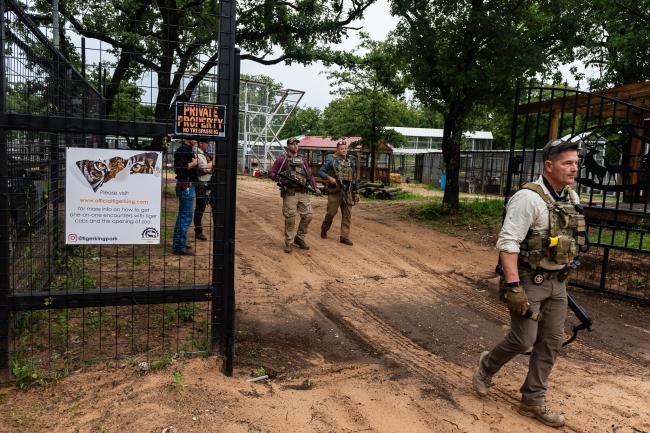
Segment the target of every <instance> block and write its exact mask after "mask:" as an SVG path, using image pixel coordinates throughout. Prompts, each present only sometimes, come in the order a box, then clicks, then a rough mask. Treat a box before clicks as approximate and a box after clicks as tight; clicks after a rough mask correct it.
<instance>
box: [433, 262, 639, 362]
mask: <svg viewBox="0 0 650 433" xmlns="http://www.w3.org/2000/svg"><path fill="white" fill-rule="evenodd" d="M435 276H436V277H437V278H438V279H439V280H442V281H440V282H439V285H437V286H436V288H437V289H438V290H437V291H436V292H437V293H440V292H441V291H445V293H446V294H449V295H450V296H454V297H456V298H458V299H459V300H462V301H464V302H465V303H466V304H467V305H468V306H476V307H478V308H477V310H480V311H482V312H484V313H486V315H487V316H488V317H490V318H492V319H494V320H497V321H499V322H501V323H503V324H508V323H509V322H510V316H509V314H508V313H507V310H506V309H505V308H504V307H503V305H501V304H496V301H489V300H487V299H485V298H483V297H477V296H468V295H469V294H471V293H472V292H473V291H474V289H473V287H481V286H484V285H485V282H483V281H476V280H472V279H471V278H468V277H466V276H464V275H458V274H454V275H453V276H450V275H443V274H439V273H436V275H435ZM449 287H454V288H458V289H460V291H455V292H453V293H451V292H450V291H449V290H448V288H449ZM461 291H462V293H461ZM583 332H584V331H583ZM571 346H573V348H574V349H576V350H578V351H579V352H581V353H582V354H583V355H585V356H586V355H589V356H592V357H593V358H595V359H597V360H598V361H600V362H603V363H615V364H617V365H620V364H621V363H623V364H625V365H626V366H628V367H629V368H631V369H637V368H638V367H643V368H648V364H647V363H644V362H642V361H640V360H638V359H636V358H633V357H631V356H627V355H624V354H619V353H615V352H612V351H610V350H608V349H604V348H600V347H594V346H592V345H590V344H588V343H586V342H584V341H581V340H576V341H574V342H573V343H571Z"/></svg>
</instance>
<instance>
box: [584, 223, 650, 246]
mask: <svg viewBox="0 0 650 433" xmlns="http://www.w3.org/2000/svg"><path fill="white" fill-rule="evenodd" d="M631 228H632V229H634V228H636V229H637V230H645V227H631ZM599 235H600V239H599ZM589 240H590V241H591V242H593V243H599V244H601V245H609V246H615V247H627V248H633V249H640V250H650V233H643V232H641V231H630V232H629V233H626V231H625V230H616V231H612V230H611V229H605V228H600V227H590V228H589Z"/></svg>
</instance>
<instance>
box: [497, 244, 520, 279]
mask: <svg viewBox="0 0 650 433" xmlns="http://www.w3.org/2000/svg"><path fill="white" fill-rule="evenodd" d="M518 257H519V254H518V253H509V252H507V251H500V252H499V261H500V262H501V266H502V267H503V274H504V278H505V282H506V283H514V282H517V281H520V280H519V270H518V269H517V259H518Z"/></svg>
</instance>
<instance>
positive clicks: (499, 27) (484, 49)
mask: <svg viewBox="0 0 650 433" xmlns="http://www.w3.org/2000/svg"><path fill="white" fill-rule="evenodd" d="M580 10H581V3H579V2H577V1H576V0H545V1H543V2H521V1H516V0H496V1H491V2H482V1H478V2H473V1H472V2H470V1H467V0H464V1H452V0H424V1H419V0H418V1H414V0H391V11H392V13H393V14H394V15H396V16H397V17H399V18H400V22H399V24H398V26H397V29H396V30H395V31H394V32H393V34H392V35H391V36H392V37H391V38H390V40H391V41H393V45H392V47H391V49H392V50H393V57H392V58H393V59H395V60H396V61H397V62H398V63H399V67H400V68H401V69H403V70H404V71H405V72H406V75H407V79H408V80H409V82H410V83H411V87H412V88H413V89H414V90H415V95H416V97H417V98H418V99H419V100H420V101H421V102H422V103H423V104H424V105H425V106H427V107H428V108H430V109H432V110H437V111H440V112H442V113H444V117H445V121H444V129H445V131H446V133H445V136H444V138H443V142H442V150H443V156H444V162H445V166H446V171H447V188H446V189H445V196H444V200H445V204H446V205H447V207H448V208H449V209H450V210H452V211H456V210H458V207H459V200H458V198H459V183H458V173H459V169H460V147H461V144H462V141H463V138H462V137H463V132H464V131H465V130H466V129H467V128H468V126H470V123H471V122H470V120H471V119H472V115H473V114H475V113H476V112H477V111H478V110H479V108H480V107H498V106H502V107H509V106H511V101H512V98H513V93H514V92H513V89H514V84H515V81H516V79H518V78H523V77H533V76H535V75H536V74H537V73H539V72H544V71H547V70H550V69H552V68H553V67H555V66H557V65H558V64H559V63H560V62H568V61H570V60H572V59H573V54H574V53H573V49H574V47H575V46H576V44H577V43H578V39H577V37H576V35H577V30H578V28H579V26H580V21H579V20H577V19H576V17H579V16H580V14H579V13H578V12H579V11H580ZM573 12H575V14H573ZM490 129H491V128H490Z"/></svg>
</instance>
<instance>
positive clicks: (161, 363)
mask: <svg viewBox="0 0 650 433" xmlns="http://www.w3.org/2000/svg"><path fill="white" fill-rule="evenodd" d="M171 363H172V357H171V356H164V357H163V358H161V359H159V360H157V361H151V364H150V365H149V370H150V371H157V370H162V369H163V368H166V367H167V366H168V365H169V364H171Z"/></svg>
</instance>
